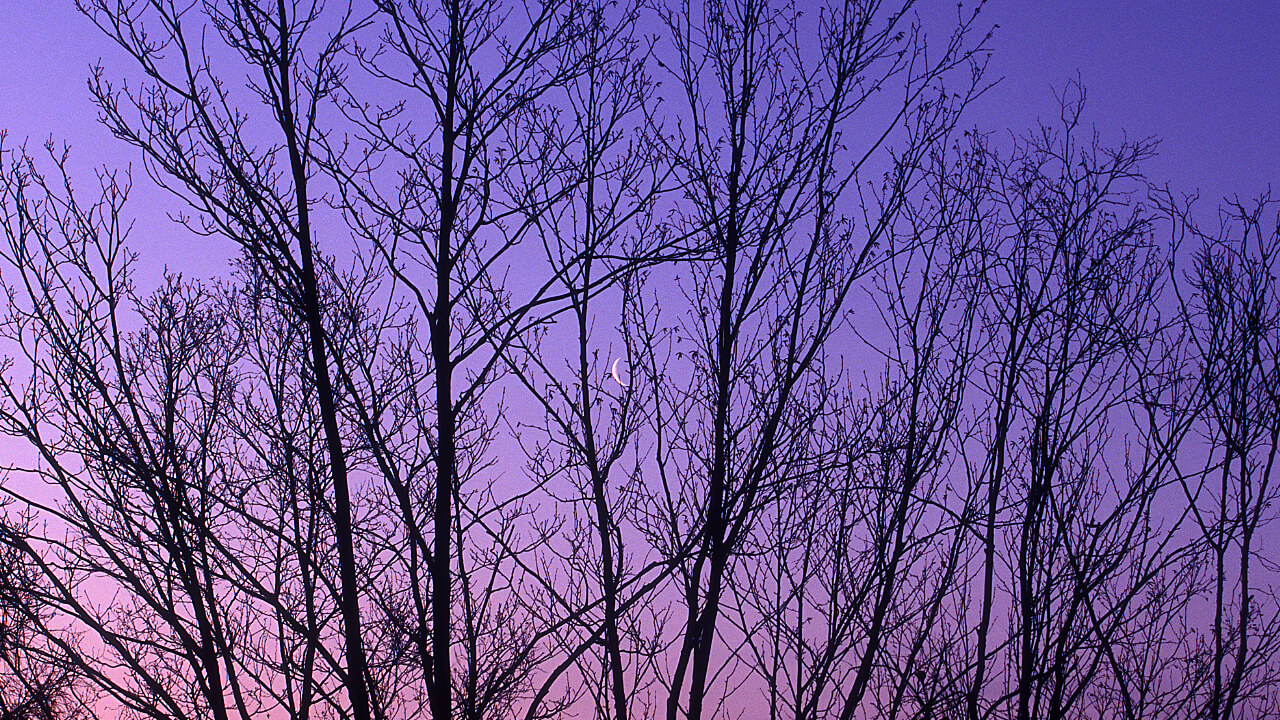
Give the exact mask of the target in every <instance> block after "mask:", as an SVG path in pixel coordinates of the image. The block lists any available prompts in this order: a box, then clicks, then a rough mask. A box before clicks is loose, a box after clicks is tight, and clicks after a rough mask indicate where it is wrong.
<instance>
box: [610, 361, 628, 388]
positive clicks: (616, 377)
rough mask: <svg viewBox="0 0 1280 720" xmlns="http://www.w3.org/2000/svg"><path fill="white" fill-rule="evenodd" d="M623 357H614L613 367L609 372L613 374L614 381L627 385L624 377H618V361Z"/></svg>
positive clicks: (623, 385)
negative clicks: (623, 380)
mask: <svg viewBox="0 0 1280 720" xmlns="http://www.w3.org/2000/svg"><path fill="white" fill-rule="evenodd" d="M621 359H622V358H614V359H613V369H612V370H610V371H609V374H610V375H612V376H613V381H614V382H616V383H618V385H620V386H622V387H626V386H627V385H626V383H624V382H622V378H620V377H618V361H619V360H621Z"/></svg>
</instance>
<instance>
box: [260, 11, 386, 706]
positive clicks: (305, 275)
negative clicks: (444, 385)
mask: <svg viewBox="0 0 1280 720" xmlns="http://www.w3.org/2000/svg"><path fill="white" fill-rule="evenodd" d="M277 10H278V12H279V18H280V45H281V47H280V55H279V61H278V70H279V81H280V105H281V107H280V111H281V118H280V119H281V127H282V128H283V130H284V134H285V141H286V144H287V145H288V149H289V167H290V171H291V173H292V177H293V188H294V199H295V201H296V202H297V207H298V225H297V228H296V234H297V240H298V249H299V254H300V255H301V261H302V263H301V264H302V278H301V280H302V307H301V308H300V309H301V311H302V316H303V320H304V322H305V323H306V326H307V337H308V340H309V341H310V346H311V353H310V354H311V358H310V360H311V372H312V375H314V376H315V383H316V396H317V397H316V400H317V402H318V404H319V406H320V419H321V422H322V423H323V425H324V435H325V445H326V447H327V448H328V454H329V468H330V472H332V473H333V496H334V503H333V504H334V535H335V540H336V541H337V545H338V565H339V572H340V574H341V583H342V599H341V603H342V628H343V639H344V641H345V642H346V660H347V676H346V685H347V695H348V698H349V699H350V701H351V715H352V717H353V718H354V719H355V720H371V714H370V703H369V689H368V686H367V685H366V684H365V675H366V663H365V652H364V643H363V640H362V638H361V632H360V628H361V626H360V583H359V579H358V576H357V574H356V560H355V539H354V537H355V536H354V533H353V531H352V528H351V488H350V484H349V481H348V477H347V458H346V454H345V453H344V452H343V449H342V436H341V433H340V431H339V428H338V410H337V403H336V401H335V398H334V392H333V384H332V382H331V380H330V378H329V355H328V351H327V350H326V348H325V333H324V319H323V316H322V313H321V308H320V289H319V281H318V280H317V275H316V267H315V250H314V248H313V245H312V237H311V217H310V206H309V201H308V198H307V171H306V166H305V163H304V159H303V157H302V150H301V148H300V147H299V144H298V135H297V125H296V122H295V119H294V115H293V94H292V84H291V83H292V78H291V77H290V71H291V66H290V59H291V58H292V49H291V48H290V47H289V45H288V38H289V36H288V28H287V27H286V26H285V18H286V14H285V7H284V0H278V2H277Z"/></svg>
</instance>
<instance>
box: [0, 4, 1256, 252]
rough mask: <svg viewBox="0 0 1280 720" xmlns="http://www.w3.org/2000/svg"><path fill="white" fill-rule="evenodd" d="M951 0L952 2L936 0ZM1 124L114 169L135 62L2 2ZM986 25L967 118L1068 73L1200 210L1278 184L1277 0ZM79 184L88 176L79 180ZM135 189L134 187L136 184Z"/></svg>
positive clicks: (128, 154)
mask: <svg viewBox="0 0 1280 720" xmlns="http://www.w3.org/2000/svg"><path fill="white" fill-rule="evenodd" d="M942 5H943V6H944V7H946V8H951V7H954V6H953V5H952V4H951V2H950V0H947V1H946V2H944V3H942ZM0 8H2V9H3V10H4V18H3V20H4V22H2V23H0V68H3V69H4V70H3V72H0V128H5V129H7V130H8V131H9V134H10V137H9V142H10V144H13V143H14V141H15V140H19V139H21V138H24V137H28V138H30V139H31V143H30V145H31V146H33V148H32V149H38V147H39V144H40V143H41V142H43V140H44V139H46V138H48V137H50V136H52V137H53V138H54V139H55V140H57V141H59V142H61V141H67V142H70V143H71V144H72V146H73V151H74V158H73V159H74V160H75V165H76V167H77V168H78V169H82V170H85V171H87V170H89V169H90V168H91V167H93V166H94V165H99V164H108V165H112V166H117V167H122V166H125V165H127V164H128V163H129V162H130V161H134V162H135V163H136V160H137V154H136V151H132V150H130V149H129V148H126V147H124V146H123V145H122V144H121V143H118V142H116V141H115V140H114V139H112V138H111V137H110V136H109V135H108V134H107V133H106V132H105V131H104V130H103V129H102V128H101V127H100V126H98V125H97V123H96V120H95V110H94V108H93V106H92V104H91V103H90V101H89V95H88V91H87V89H86V87H85V78H86V77H87V76H88V74H89V68H90V66H91V65H92V64H94V63H96V62H98V61H100V60H101V61H102V62H103V64H104V65H106V66H107V67H108V73H109V75H110V76H112V77H120V76H122V75H124V74H127V73H129V72H131V71H132V69H133V66H132V63H131V61H130V60H129V59H127V58H125V57H123V56H122V55H121V54H120V53H119V51H117V50H115V48H114V47H112V46H111V45H110V44H109V43H108V42H107V41H106V40H105V39H104V38H103V37H102V36H101V34H100V33H99V32H98V30H97V28H95V27H93V25H92V24H90V23H89V22H88V20H86V19H85V18H83V17H82V16H80V15H79V14H78V13H77V12H76V11H75V9H74V7H73V3H72V0H0ZM986 17H987V22H988V23H995V24H998V25H999V29H998V30H997V31H996V35H995V37H994V39H993V41H992V47H993V49H994V55H993V57H992V60H991V65H990V69H991V71H992V73H991V76H992V77H1003V80H1002V81H1001V83H1000V84H999V85H998V86H997V87H996V88H995V89H994V90H992V91H991V92H990V93H989V94H988V95H987V96H985V97H984V98H983V99H982V100H981V102H980V103H979V104H978V105H977V106H976V107H975V108H974V112H972V113H971V114H970V116H969V123H970V124H975V125H978V126H980V127H983V128H985V129H1013V130H1015V131H1017V132H1022V131H1024V130H1026V129H1027V128H1028V127H1030V126H1031V125H1033V124H1034V123H1035V122H1036V120H1037V118H1043V119H1045V120H1052V119H1054V118H1055V117H1056V114H1057V112H1056V106H1055V101H1054V97H1053V90H1054V88H1061V87H1062V86H1063V84H1064V83H1065V82H1066V81H1067V80H1069V79H1071V78H1073V77H1074V76H1075V74H1076V72H1077V71H1079V73H1080V77H1081V79H1082V80H1083V82H1084V84H1085V86H1086V87H1087V89H1088V106H1087V114H1086V121H1087V122H1092V123H1094V124H1095V125H1096V126H1097V127H1098V128H1099V129H1100V130H1101V131H1102V132H1103V136H1104V138H1109V139H1112V140H1114V139H1117V138H1119V137H1120V135H1119V133H1120V132H1121V131H1124V132H1127V133H1128V134H1129V136H1130V137H1145V136H1150V135H1157V136H1159V137H1160V138H1161V139H1162V142H1161V145H1160V148H1159V150H1160V155H1159V156H1158V157H1157V158H1156V159H1154V160H1153V161H1151V162H1149V163H1148V164H1147V165H1146V166H1145V167H1146V170H1147V172H1148V175H1149V176H1150V177H1151V178H1152V179H1153V180H1156V181H1158V182H1169V183H1171V184H1172V187H1173V188H1174V189H1175V191H1178V192H1194V191H1199V192H1200V193H1201V195H1202V196H1203V197H1204V199H1205V201H1206V203H1205V209H1208V207H1209V205H1210V204H1216V202H1217V200H1218V199H1219V198H1221V197H1223V196H1229V195H1233V194H1237V193H1238V194H1240V195H1242V196H1245V197H1249V196H1254V195H1256V194H1258V193H1259V192H1260V191H1262V190H1263V189H1264V188H1265V187H1266V186H1267V184H1268V183H1272V184H1273V185H1274V186H1275V188H1276V190H1277V192H1280V172H1278V167H1280V166H1278V164H1277V161H1278V160H1280V2H1278V1H1277V0H1228V1H1225V2H1204V1H1203V0H1078V1H1074V2H1073V1H1071V0H1061V1H1058V0H993V1H992V2H991V3H990V5H989V7H988V9H987V11H986ZM85 178H86V179H85V180H82V181H81V182H82V184H84V185H87V184H88V179H87V178H88V176H87V175H86V176H85ZM139 184H140V185H141V183H139ZM144 193H145V191H144V190H142V188H140V189H139V193H138V194H139V195H141V199H143V200H144V202H142V203H135V204H134V205H133V207H132V210H133V212H134V213H136V214H138V215H139V221H140V227H139V231H140V232H141V231H142V230H143V229H144V228H145V229H151V228H156V229H161V228H164V227H165V226H166V225H167V221H166V220H165V219H164V214H163V212H164V210H163V207H161V205H162V203H150V202H145V200H146V199H148V198H154V197H155V196H154V195H150V194H149V193H145V194H144ZM148 235H149V236H164V238H165V239H164V241H163V242H161V243H152V242H147V243H145V244H144V243H139V242H137V240H138V238H135V247H138V249H140V250H142V251H143V255H144V258H143V260H144V263H145V264H150V263H154V262H159V263H162V264H167V265H169V266H170V267H171V268H174V269H178V268H181V269H183V270H185V271H186V272H188V273H193V274H196V275H208V274H213V273H216V272H217V271H218V266H219V265H221V264H222V263H223V262H224V261H225V258H226V253H227V252H229V251H230V248H218V249H216V250H214V249H213V248H209V247H207V241H204V240H201V239H198V238H192V237H189V236H187V237H183V235H185V234H184V233H174V234H170V233H167V232H163V230H161V232H159V233H155V232H149V233H148Z"/></svg>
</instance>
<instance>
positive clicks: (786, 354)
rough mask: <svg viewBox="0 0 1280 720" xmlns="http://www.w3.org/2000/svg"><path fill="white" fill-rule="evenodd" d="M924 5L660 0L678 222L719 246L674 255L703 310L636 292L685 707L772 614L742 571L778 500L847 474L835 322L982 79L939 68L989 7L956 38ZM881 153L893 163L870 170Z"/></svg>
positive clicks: (728, 677)
mask: <svg viewBox="0 0 1280 720" xmlns="http://www.w3.org/2000/svg"><path fill="white" fill-rule="evenodd" d="M911 9H912V4H911V3H903V4H901V5H894V6H893V7H891V8H886V7H882V6H881V5H880V4H878V3H846V4H844V5H843V6H840V5H835V6H822V7H820V8H818V9H817V12H816V13H809V14H804V15H802V14H801V13H799V12H798V9H797V8H794V7H791V6H786V5H782V4H775V3H769V2H756V1H754V0H748V1H745V2H730V3H707V4H694V3H678V4H674V5H668V6H663V7H662V8H661V9H660V12H661V14H662V17H663V20H664V22H665V24H666V34H665V36H664V37H663V40H662V42H663V43H664V45H662V46H660V48H659V50H658V52H659V53H660V54H659V58H665V60H666V62H665V64H664V65H663V67H665V68H667V70H666V73H667V75H668V76H669V78H670V80H671V81H673V83H674V84H675V91H674V93H673V95H675V96H676V97H678V98H679V103H680V113H681V117H680V118H679V119H678V120H676V121H673V122H672V127H671V128H670V129H669V130H668V138H669V139H668V140H667V144H668V147H669V148H670V150H669V153H670V154H671V156H672V157H673V158H675V159H676V162H677V167H678V168H679V171H680V172H681V173H682V176H683V178H684V182H685V183H686V188H687V189H686V190H685V193H684V198H683V201H684V202H683V204H682V205H681V207H680V209H679V210H678V211H677V215H676V220H675V222H674V223H673V225H674V227H676V228H678V230H677V233H678V234H688V235H690V236H695V237H697V238H698V240H700V242H701V245H700V247H701V248H702V249H703V254H702V255H701V256H700V257H699V258H698V259H697V260H695V261H693V262H692V263H691V264H690V265H688V266H687V268H684V267H681V268H676V269H675V270H674V271H673V272H674V273H679V274H678V277H677V279H676V280H675V282H676V283H677V286H678V288H679V293H681V294H683V301H684V302H685V303H686V305H687V308H688V309H687V312H686V313H685V314H684V315H683V316H677V319H676V320H675V321H674V322H673V321H670V320H665V319H664V317H663V315H662V312H663V311H665V310H667V309H666V308H664V307H663V305H664V300H665V298H666V297H679V296H680V295H679V294H676V295H672V294H671V293H664V294H663V295H664V296H665V297H664V298H663V299H659V300H656V301H655V300H646V305H645V306H644V307H643V308H640V309H639V310H638V313H639V314H640V315H641V316H642V317H643V320H642V321H641V322H643V323H645V324H646V325H647V326H648V329H647V330H644V331H643V332H642V335H643V336H645V337H648V338H652V339H654V340H661V341H662V342H661V343H660V344H657V345H655V343H654V342H648V343H646V344H647V347H645V348H643V350H642V352H643V353H644V357H645V360H644V370H645V373H646V375H647V378H648V383H649V384H650V386H651V387H652V388H653V396H652V401H651V402H652V409H651V410H650V411H649V412H650V416H651V418H652V420H653V423H654V428H653V432H654V435H655V438H656V440H655V442H656V443H657V446H656V453H657V457H656V458H655V460H654V462H655V464H656V467H657V472H658V478H659V480H658V482H659V483H660V485H658V486H657V487H655V489H654V490H653V491H652V496H653V500H652V501H651V502H652V503H653V509H652V510H650V514H651V516H652V520H651V521H650V530H649V532H650V534H651V537H652V538H653V539H652V542H653V543H654V544H655V546H657V547H658V548H660V549H661V550H662V551H663V552H666V553H668V555H669V557H671V559H672V561H673V562H677V563H679V573H678V576H677V578H678V582H677V588H676V591H677V592H678V593H679V595H680V597H681V606H682V607H681V611H680V612H681V615H682V618H681V620H680V624H681V627H680V629H679V630H678V632H677V633H676V635H675V640H674V642H675V645H676V653H675V655H674V657H673V658H672V660H671V662H672V663H673V664H672V666H671V668H670V670H669V676H668V677H667V678H664V682H665V684H666V691H667V695H668V697H667V708H666V715H667V717H668V718H669V720H675V719H676V718H679V717H682V716H684V717H688V718H690V719H692V720H697V719H698V718H701V717H703V716H704V714H705V713H711V714H715V713H717V712H719V711H720V709H719V708H718V707H715V706H714V705H713V706H710V707H709V706H708V700H709V698H708V691H709V689H710V688H711V687H712V686H713V684H721V685H723V686H724V687H725V688H726V689H727V688H732V687H735V686H736V685H737V683H738V682H740V679H736V678H735V677H734V669H733V666H734V665H735V663H736V662H737V658H738V657H739V655H740V653H741V652H742V651H741V649H740V648H741V647H742V646H743V644H744V641H747V640H746V639H747V638H750V637H752V636H753V634H754V631H755V629H756V628H757V626H758V624H759V623H760V622H761V620H762V619H761V618H759V617H757V616H755V615H754V612H755V610H753V609H752V608H750V607H747V606H743V607H733V606H732V604H731V603H732V602H733V599H734V588H735V587H736V586H737V585H739V584H742V585H743V587H744V588H746V587H749V586H750V585H751V584H752V583H753V580H752V579H751V576H752V575H754V573H753V572H752V570H751V568H750V567H749V566H748V565H747V564H746V563H745V562H744V558H745V557H747V556H752V557H761V555H758V554H757V553H759V552H760V551H759V550H756V549H755V548H754V547H753V546H754V544H755V543H757V542H760V541H761V540H762V538H761V536H760V535H759V533H760V532H764V531H765V530H764V528H763V527H762V526H761V522H762V518H763V517H764V516H765V515H766V514H769V513H772V512H773V509H772V508H773V507H774V505H775V504H776V503H778V502H779V501H780V500H781V499H782V498H784V497H786V496H787V494H788V493H790V492H791V491H790V490H789V489H788V488H789V487H791V486H793V485H794V484H796V483H804V482H815V483H822V482H826V481H829V479H830V473H829V472H828V471H827V469H826V468H827V464H828V463H830V462H831V461H832V457H836V458H838V456H839V452H836V453H834V454H833V455H831V456H828V457H824V454H826V453H829V452H830V449H829V448H819V447H815V446H812V445H811V443H809V441H808V440H807V436H808V434H809V432H810V431H811V429H812V427H813V424H814V423H816V422H821V421H822V419H823V416H825V415H828V414H838V413H841V412H844V410H843V409H841V408H837V407H833V406H831V404H830V403H832V402H835V401H836V399H837V397H838V396H839V394H840V393H839V391H838V390H836V389H835V388H836V379H835V378H834V377H831V376H828V375H827V373H826V372H825V371H824V369H825V363H826V362H827V359H828V357H829V355H828V353H829V352H830V351H829V349H828V342H829V340H830V339H831V338H832V337H833V335H834V334H835V333H836V331H837V330H838V329H839V328H840V326H841V324H842V322H843V320H844V318H845V313H846V312H848V311H849V309H850V305H849V301H850V293H851V292H852V291H853V289H854V287H855V286H856V283H857V281H858V280H859V278H860V277H862V276H863V275H864V274H865V273H866V272H867V270H868V269H869V268H871V267H872V266H873V262H874V260H875V259H877V255H876V248H877V246H878V245H879V244H880V243H882V242H885V241H886V240H887V238H888V236H889V233H890V231H891V228H892V226H893V223H894V221H895V218H896V217H897V215H898V213H899V211H900V210H901V208H902V205H903V202H904V198H905V196H906V190H907V188H908V187H910V186H911V184H912V182H913V179H914V178H915V177H916V171H917V169H918V168H919V166H920V160H921V155H922V153H924V152H925V148H926V147H928V146H929V145H930V144H931V143H932V142H934V141H935V140H936V139H937V138H938V137H939V136H941V135H944V134H945V133H946V132H947V131H948V129H949V128H950V127H951V124H952V123H953V122H954V113H955V111H956V110H958V109H959V108H960V107H962V106H963V105H964V104H965V102H966V101H967V99H968V97H969V93H971V92H973V91H974V90H975V89H976V87H977V81H976V79H975V78H974V77H968V78H964V79H963V80H962V81H961V82H962V85H963V90H962V91H961V92H960V93H958V94H957V95H955V96H954V99H953V96H952V95H950V94H948V93H946V92H943V91H942V82H941V81H942V78H943V77H944V76H946V75H947V73H948V71H950V70H952V69H954V68H956V67H959V66H964V65H965V64H966V61H967V60H968V59H969V58H970V57H971V53H972V52H973V49H974V47H973V46H972V45H970V38H969V35H970V30H971V28H972V27H973V24H974V23H975V22H976V21H975V19H974V17H971V16H964V17H961V18H959V23H958V29H956V30H955V31H954V34H952V35H951V36H950V37H949V38H948V40H947V41H946V42H944V43H943V46H942V48H941V51H940V52H936V54H933V55H926V54H925V53H924V49H923V36H922V31H921V29H920V27H919V26H918V25H915V24H913V23H912V22H911V19H910V17H911V16H910V13H911ZM801 38H804V40H802V39H801ZM935 50H936V48H935ZM891 89H892V91H893V92H896V93H900V95H895V96H894V98H895V99H894V101H893V102H892V104H891V106H890V107H889V109H888V112H887V113H885V115H884V116H883V118H882V119H881V120H880V123H881V124H876V125H874V127H875V129H874V130H871V131H866V130H865V129H857V130H855V128H856V127H857V125H858V123H859V122H860V121H863V120H864V119H866V118H873V117H877V115H876V110H879V109H883V108H880V107H879V106H878V105H876V103H875V101H874V100H873V98H878V93H880V91H886V92H889V91H890V90H891ZM889 136H894V137H896V138H897V139H898V140H899V141H900V142H901V145H900V146H899V147H898V148H897V151H896V153H888V152H887V151H886V142H887V141H886V138H888V137H889ZM877 163H879V164H877ZM872 167H875V168H876V170H875V172H874V174H875V175H876V176H877V177H879V176H880V175H881V173H883V177H884V181H883V183H882V184H873V185H872V186H871V187H870V188H867V177H868V175H871V174H872V172H873V171H872V170H871V168H872ZM876 194H878V197H877V200H878V202H877V201H873V200H872V198H871V196H872V195H876ZM662 277H663V279H664V280H665V281H667V282H670V281H671V280H670V279H669V278H670V274H668V275H664V276H662ZM655 294H656V293H655ZM668 312H669V311H668ZM673 314H674V313H673ZM663 324H671V331H670V333H665V332H664V331H663V330H662V329H661V328H662V326H663ZM686 342H687V343H688V344H687V345H686V344H684V343H686ZM671 355H674V358H675V360H676V363H675V364H671V363H669V362H668V360H667V358H668V357H670V356H671ZM685 358H687V362H683V361H684V359H685ZM830 393H834V394H830ZM829 394H830V395H829ZM803 510H804V508H803V507H793V508H792V511H797V512H799V511H803ZM837 542H838V540H837ZM686 548H687V550H686ZM889 597H892V593H890V594H889ZM879 600H881V601H883V600H884V598H879ZM873 617H876V618H877V619H878V620H880V621H883V620H884V614H883V613H881V614H879V615H874V614H873ZM726 623H733V624H735V625H737V627H738V632H736V633H731V632H728V631H727V629H726ZM885 631H886V626H885V625H880V626H878V627H873V629H872V630H871V632H870V637H869V638H868V641H867V644H866V646H865V648H864V652H863V653H862V655H861V657H860V659H859V662H860V663H861V665H860V666H859V668H858V669H857V671H855V672H854V673H853V674H852V676H851V677H849V678H847V679H843V680H842V681H841V682H840V687H839V689H838V690H837V692H838V694H839V695H840V700H839V701H838V702H837V706H838V708H839V709H838V712H839V714H840V715H841V716H842V717H852V716H853V714H854V713H855V712H856V711H857V708H858V707H859V706H860V705H861V702H862V699H863V697H864V696H865V694H866V692H867V689H868V687H869V686H870V683H871V675H872V669H873V668H875V667H877V664H878V662H879V660H880V657H879V656H880V648H881V645H880V643H881V642H882V641H883V639H884V636H883V633H884V632H885ZM717 646H719V647H720V648H721V651H722V652H721V655H720V657H716V653H715V649H716V648H717ZM727 695H728V693H726V695H725V696H726V697H727ZM712 702H714V700H712Z"/></svg>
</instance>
